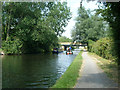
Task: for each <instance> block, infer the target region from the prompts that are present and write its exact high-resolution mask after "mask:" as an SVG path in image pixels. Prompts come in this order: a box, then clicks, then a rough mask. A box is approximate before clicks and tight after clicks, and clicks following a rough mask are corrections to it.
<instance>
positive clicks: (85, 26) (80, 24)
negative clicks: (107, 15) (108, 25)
mask: <svg viewBox="0 0 120 90" xmlns="http://www.w3.org/2000/svg"><path fill="white" fill-rule="evenodd" d="M103 22H104V21H103V20H102V19H101V17H99V16H97V15H92V14H91V13H90V11H89V10H85V8H84V7H82V8H79V9H78V17H77V18H76V24H75V28H74V29H73V31H72V34H73V35H72V37H73V39H74V41H79V42H81V43H87V42H88V40H93V41H97V40H98V39H100V38H102V37H104V36H105V29H104V28H105V26H104V25H103Z"/></svg>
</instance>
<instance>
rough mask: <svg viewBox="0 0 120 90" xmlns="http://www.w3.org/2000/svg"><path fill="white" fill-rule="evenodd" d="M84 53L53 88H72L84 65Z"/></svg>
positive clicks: (79, 55)
mask: <svg viewBox="0 0 120 90" xmlns="http://www.w3.org/2000/svg"><path fill="white" fill-rule="evenodd" d="M81 54H82V51H81V52H80V53H79V54H78V55H77V56H76V57H75V59H74V61H73V62H72V64H71V65H70V66H69V67H68V69H67V70H66V72H65V73H64V74H63V75H62V76H61V77H60V79H58V80H57V82H56V84H55V85H53V86H52V87H51V88H72V87H73V86H74V85H75V83H76V81H77V78H78V76H79V70H80V68H81V65H82V56H81Z"/></svg>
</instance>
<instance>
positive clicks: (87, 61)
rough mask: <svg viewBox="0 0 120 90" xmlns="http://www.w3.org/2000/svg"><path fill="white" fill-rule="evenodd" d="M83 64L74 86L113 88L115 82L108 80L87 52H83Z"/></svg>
mask: <svg viewBox="0 0 120 90" xmlns="http://www.w3.org/2000/svg"><path fill="white" fill-rule="evenodd" d="M82 57H83V59H84V60H83V66H82V69H81V73H80V78H78V81H77V83H76V85H75V88H115V87H118V85H117V84H116V83H114V82H113V81H112V80H110V79H109V78H108V77H107V76H106V74H105V73H104V72H103V71H102V70H101V69H100V68H99V67H98V66H97V64H96V63H95V62H94V61H93V58H92V57H90V56H89V55H88V54H87V52H83V54H82Z"/></svg>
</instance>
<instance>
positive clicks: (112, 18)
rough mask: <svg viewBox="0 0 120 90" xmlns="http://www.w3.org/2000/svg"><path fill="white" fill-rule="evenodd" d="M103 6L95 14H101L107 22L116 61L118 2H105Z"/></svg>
mask: <svg viewBox="0 0 120 90" xmlns="http://www.w3.org/2000/svg"><path fill="white" fill-rule="evenodd" d="M103 5H104V7H102V8H100V9H98V10H97V14H101V16H103V17H104V20H106V21H107V22H108V23H109V26H110V30H111V35H112V37H113V40H114V49H115V52H116V55H117V57H118V63H119V58H120V54H119V52H120V48H119V47H120V25H119V23H120V14H119V8H120V2H107V3H104V4H103Z"/></svg>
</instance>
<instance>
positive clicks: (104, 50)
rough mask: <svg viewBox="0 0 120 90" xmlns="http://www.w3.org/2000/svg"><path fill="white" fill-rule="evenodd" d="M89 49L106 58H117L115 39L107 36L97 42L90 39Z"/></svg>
mask: <svg viewBox="0 0 120 90" xmlns="http://www.w3.org/2000/svg"><path fill="white" fill-rule="evenodd" d="M88 51H90V52H94V53H96V54H97V55H99V56H101V57H103V58H106V59H114V58H115V50H114V47H113V40H112V39H110V38H108V37H106V38H102V39H100V40H98V41H97V42H94V41H91V40H89V41H88Z"/></svg>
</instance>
